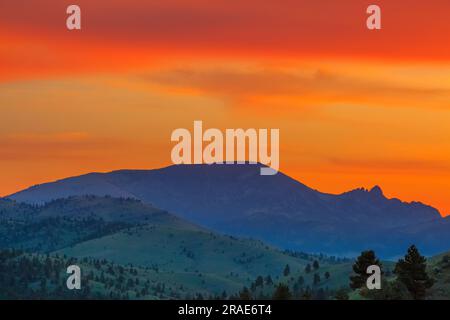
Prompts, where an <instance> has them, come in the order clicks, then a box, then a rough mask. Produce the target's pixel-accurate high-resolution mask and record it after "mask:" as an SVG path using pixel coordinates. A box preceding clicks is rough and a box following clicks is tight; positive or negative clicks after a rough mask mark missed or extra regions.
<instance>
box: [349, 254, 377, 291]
mask: <svg viewBox="0 0 450 320" xmlns="http://www.w3.org/2000/svg"><path fill="white" fill-rule="evenodd" d="M371 265H378V266H379V267H380V268H381V263H380V261H379V260H378V259H377V257H376V256H375V252H373V251H372V250H368V251H363V252H361V255H360V256H359V257H358V258H357V259H356V262H355V264H354V265H353V272H354V273H355V275H352V276H350V288H352V289H359V288H361V287H363V286H365V285H366V282H367V278H368V277H369V276H370V274H367V268H368V267H369V266H371Z"/></svg>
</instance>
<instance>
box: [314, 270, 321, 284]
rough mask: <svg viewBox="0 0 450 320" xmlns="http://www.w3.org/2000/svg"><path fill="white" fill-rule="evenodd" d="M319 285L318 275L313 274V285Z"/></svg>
mask: <svg viewBox="0 0 450 320" xmlns="http://www.w3.org/2000/svg"><path fill="white" fill-rule="evenodd" d="M319 283H320V275H319V274H318V273H315V274H314V280H313V284H314V285H315V286H317V285H318V284H319Z"/></svg>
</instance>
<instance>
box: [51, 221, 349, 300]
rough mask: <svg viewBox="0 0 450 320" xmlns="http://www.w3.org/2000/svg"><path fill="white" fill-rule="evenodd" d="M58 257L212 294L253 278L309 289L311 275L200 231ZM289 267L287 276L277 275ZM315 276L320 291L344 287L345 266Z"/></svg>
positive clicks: (158, 233) (148, 231)
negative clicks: (91, 260) (145, 272)
mask: <svg viewBox="0 0 450 320" xmlns="http://www.w3.org/2000/svg"><path fill="white" fill-rule="evenodd" d="M58 253H64V254H66V255H68V256H73V257H95V258H100V259H107V260H110V261H114V262H115V263H120V264H128V263H131V264H133V265H139V266H147V267H155V266H157V267H158V270H159V277H161V279H165V281H168V282H170V281H172V282H174V281H175V282H179V283H180V284H181V283H183V284H185V285H186V284H187V285H191V284H195V285H196V286H198V285H200V287H203V288H205V289H210V290H211V291H212V292H215V293H220V292H221V291H223V290H224V289H225V290H227V292H233V291H236V290H239V289H241V288H242V286H243V285H249V284H250V282H251V281H253V280H254V279H255V278H256V277H257V276H259V275H261V276H263V277H265V276H267V275H271V277H272V278H273V280H274V282H280V281H281V282H286V283H290V284H292V283H293V281H295V280H296V279H297V278H298V276H299V275H302V276H303V277H304V278H305V286H306V285H311V284H312V277H313V274H314V272H311V273H310V274H306V273H305V272H304V268H305V266H306V264H308V263H311V261H310V260H308V259H304V258H298V257H293V256H290V255H288V254H285V253H283V252H281V251H279V250H277V249H276V248H273V247H270V246H267V245H265V244H263V243H262V242H260V241H255V240H249V239H236V238H233V237H229V236H224V235H218V234H214V233H210V232H207V231H205V230H202V229H199V228H195V227H190V228H184V227H182V226H175V227H173V226H161V225H146V226H140V227H135V228H130V229H128V230H125V231H121V232H118V233H115V234H113V235H109V236H105V237H102V238H99V239H94V240H91V241H87V242H83V243H80V244H77V245H75V246H73V247H71V248H65V249H63V250H60V251H59V252H58ZM286 264H289V266H290V269H291V275H290V276H288V277H283V276H282V272H283V268H284V267H285V265H286ZM321 264H322V267H321V268H320V269H319V270H318V271H317V272H318V273H320V274H321V277H322V279H324V273H325V272H326V271H329V272H330V273H331V274H332V276H331V277H330V279H329V280H327V281H325V280H323V282H322V285H323V286H328V287H330V288H335V287H340V286H344V285H345V284H346V281H347V279H348V275H349V272H350V270H351V269H350V264H348V263H347V264H335V265H331V264H329V263H327V262H325V261H322V262H321Z"/></svg>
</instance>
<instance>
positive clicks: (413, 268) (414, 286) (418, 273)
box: [394, 245, 434, 300]
mask: <svg viewBox="0 0 450 320" xmlns="http://www.w3.org/2000/svg"><path fill="white" fill-rule="evenodd" d="M426 261H427V259H425V257H423V256H421V255H420V253H419V250H418V249H417V248H416V246H414V245H412V246H411V247H409V249H408V253H407V254H406V255H405V258H404V259H400V260H399V261H398V262H397V264H396V265H395V269H394V273H395V274H396V275H397V280H398V281H400V282H401V283H403V284H404V285H405V286H406V288H407V289H408V291H409V292H410V293H411V295H412V297H413V298H414V299H415V300H420V299H424V298H425V296H426V290H427V289H429V288H431V287H432V286H433V284H434V280H433V279H431V278H430V277H429V276H428V274H427V271H426V267H427V264H426Z"/></svg>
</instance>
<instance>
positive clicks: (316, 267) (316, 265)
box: [313, 260, 320, 270]
mask: <svg viewBox="0 0 450 320" xmlns="http://www.w3.org/2000/svg"><path fill="white" fill-rule="evenodd" d="M319 267H320V266H319V261H317V260H314V262H313V268H314V270H319Z"/></svg>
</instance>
